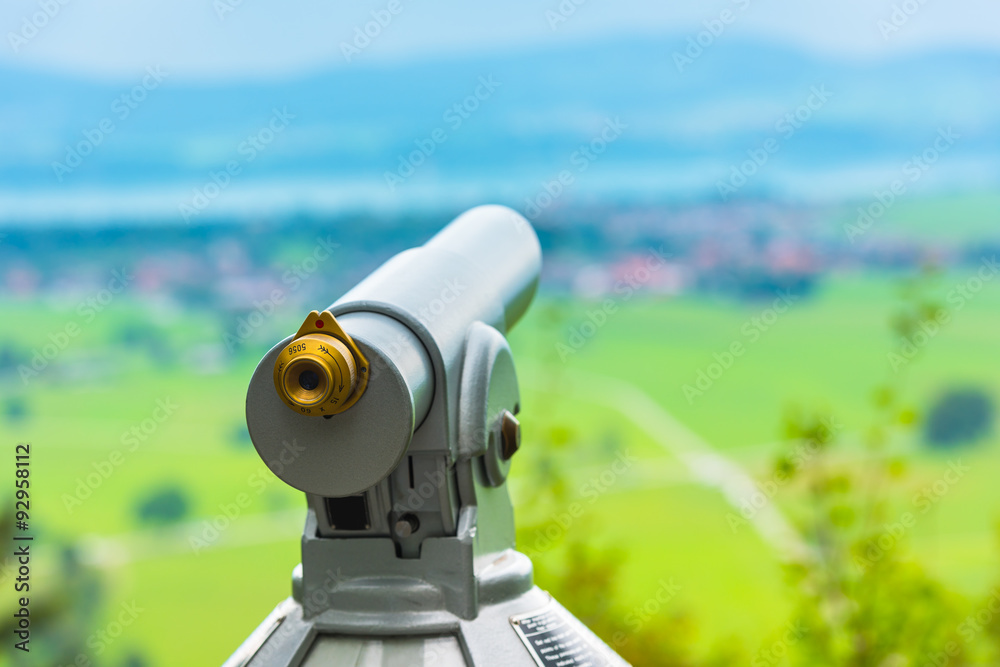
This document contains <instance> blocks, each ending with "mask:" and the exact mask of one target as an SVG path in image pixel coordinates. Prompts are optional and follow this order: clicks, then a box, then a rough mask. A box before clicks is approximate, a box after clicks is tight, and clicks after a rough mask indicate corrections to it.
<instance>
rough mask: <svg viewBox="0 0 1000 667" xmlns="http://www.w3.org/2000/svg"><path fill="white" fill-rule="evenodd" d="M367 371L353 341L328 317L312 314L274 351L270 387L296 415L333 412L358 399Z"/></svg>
mask: <svg viewBox="0 0 1000 667" xmlns="http://www.w3.org/2000/svg"><path fill="white" fill-rule="evenodd" d="M318 329H319V330H322V333H320V332H319V331H317V330H318ZM367 371H368V369H367V362H366V361H365V360H364V358H363V357H362V356H361V352H360V350H358V349H357V345H355V344H354V341H353V340H351V339H350V337H349V336H347V334H346V333H344V332H343V329H341V328H340V325H338V324H337V322H336V320H335V319H333V316H332V315H330V313H329V312H324V313H322V314H320V313H315V312H314V313H312V314H310V316H309V317H308V318H306V322H305V323H304V324H303V325H302V328H301V329H299V333H298V334H297V335H296V337H295V338H294V339H293V340H292V342H291V343H289V344H288V345H287V346H285V349H284V350H282V351H281V353H280V354H279V355H278V359H277V361H276V362H275V365H274V388H275V390H276V391H277V392H278V395H279V396H280V397H281V400H282V401H284V403H285V405H287V406H288V407H290V408H291V409H293V410H295V411H296V412H298V413H300V414H304V415H312V416H329V415H335V414H337V413H338V412H343V411H344V410H346V409H347V408H349V407H350V406H351V405H353V404H354V402H356V401H357V399H358V398H360V397H361V393H363V392H364V388H365V386H366V384H367V382H366V381H367ZM359 376H360V378H359Z"/></svg>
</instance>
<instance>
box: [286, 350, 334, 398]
mask: <svg viewBox="0 0 1000 667" xmlns="http://www.w3.org/2000/svg"><path fill="white" fill-rule="evenodd" d="M334 372H335V371H334V367H332V366H330V365H329V364H326V363H324V360H323V359H316V358H314V357H312V358H311V357H310V356H304V357H300V358H299V359H296V360H295V361H293V362H292V363H290V364H289V365H288V368H286V369H285V372H284V373H282V382H283V384H284V389H285V394H286V395H287V396H288V398H289V399H290V400H291V401H292V403H294V404H295V405H296V406H299V407H309V406H312V405H316V404H318V403H322V402H323V401H325V400H326V399H327V398H329V396H330V392H331V391H332V389H333V384H334Z"/></svg>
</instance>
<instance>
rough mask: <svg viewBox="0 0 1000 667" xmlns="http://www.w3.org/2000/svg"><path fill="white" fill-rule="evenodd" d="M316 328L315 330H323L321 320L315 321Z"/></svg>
mask: <svg viewBox="0 0 1000 667" xmlns="http://www.w3.org/2000/svg"><path fill="white" fill-rule="evenodd" d="M316 328H317V329H322V328H323V320H316Z"/></svg>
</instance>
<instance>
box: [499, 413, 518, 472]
mask: <svg viewBox="0 0 1000 667" xmlns="http://www.w3.org/2000/svg"><path fill="white" fill-rule="evenodd" d="M500 440H501V446H500V456H501V457H502V458H503V460H504V461H509V460H510V458H511V457H512V456H514V453H515V452H517V450H518V449H520V448H521V422H519V421H518V420H517V417H515V416H514V415H513V414H511V412H510V411H509V410H504V411H503V415H502V416H501V417H500Z"/></svg>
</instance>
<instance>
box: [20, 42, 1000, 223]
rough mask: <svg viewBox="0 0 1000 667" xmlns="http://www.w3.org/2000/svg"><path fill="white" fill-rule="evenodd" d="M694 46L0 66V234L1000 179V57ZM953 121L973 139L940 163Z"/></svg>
mask: <svg viewBox="0 0 1000 667" xmlns="http://www.w3.org/2000/svg"><path fill="white" fill-rule="evenodd" d="M703 41H704V42H707V41H708V40H705V39H703ZM691 44H692V42H690V41H688V36H686V35H684V36H677V37H672V38H664V37H651V36H645V37H631V38H627V39H626V38H622V39H619V40H613V41H602V42H598V43H593V44H589V45H582V44H576V45H572V44H570V45H566V44H562V45H559V46H553V47H552V48H551V49H548V50H545V49H538V50H531V51H523V50H522V51H516V52H510V53H495V54H491V55H481V56H477V57H470V58H466V59H463V60H421V61H418V62H410V63H404V64H397V65H392V66H389V65H368V64H364V63H363V62H361V61H360V60H359V61H356V62H354V63H352V64H351V65H349V66H345V67H342V68H338V69H333V70H329V71H322V72H315V73H312V74H309V75H303V76H301V77H299V78H297V79H293V80H279V81H232V82H227V83H219V84H205V83H191V82H187V81H183V80H179V79H178V80H174V79H173V78H172V77H171V76H170V74H169V72H165V73H164V72H162V71H161V72H159V73H158V72H157V69H156V68H155V67H151V68H150V70H149V72H147V73H142V74H140V75H137V76H136V78H135V79H134V80H132V81H121V82H113V83H112V82H100V81H87V80H79V79H73V78H68V77H66V76H63V75H58V74H53V73H49V72H41V71H25V70H12V69H0V146H2V151H0V219H2V220H4V221H6V222H8V223H11V222H16V221H18V220H53V219H64V218H78V219H93V218H105V217H108V216H129V217H164V216H166V217H177V218H178V219H183V218H184V217H185V207H188V215H187V217H189V218H191V219H194V218H198V219H204V218H206V217H209V216H219V215H229V214H235V215H244V214H255V213H260V212H267V211H276V210H284V209H292V210H313V209H315V210H336V209H343V208H374V209H405V208H410V207H426V206H435V205H453V204H456V203H459V204H460V203H465V202H469V203H472V202H475V201H484V200H493V201H505V202H509V203H511V204H514V205H515V206H517V207H518V208H521V209H522V210H523V209H525V208H530V206H531V205H532V204H535V205H537V206H539V207H540V208H541V209H544V208H546V207H548V206H562V205H565V204H570V203H573V204H581V203H583V204H586V203H588V202H591V201H598V200H599V201H609V200H610V201H619V200H628V201H637V200H638V201H650V202H660V201H668V202H669V201H678V200H684V201H687V200H705V199H716V200H718V201H722V200H723V198H724V197H725V198H739V197H779V198H784V199H793V200H805V201H829V200H838V199H842V198H860V199H864V198H870V197H871V196H872V192H873V191H874V190H877V189H885V188H887V187H889V186H890V184H891V182H892V181H893V180H894V179H897V178H906V177H905V176H904V174H905V173H906V167H907V166H912V165H908V164H907V163H908V161H910V159H911V157H912V156H915V155H920V154H921V153H923V152H924V151H925V150H928V151H929V152H928V158H930V157H934V156H935V152H934V151H937V154H936V155H937V158H936V159H935V161H934V162H933V164H928V167H929V168H927V169H926V170H924V169H923V168H921V176H920V177H919V178H916V179H913V180H912V181H908V184H909V186H910V189H913V190H917V189H921V190H928V191H931V190H935V189H938V190H956V189H968V190H977V189H989V188H994V189H995V188H996V187H997V185H998V184H1000V94H998V93H1000V54H997V53H985V52H964V53H956V52H946V53H920V54H914V55H911V56H908V57H905V58H897V59H892V60H883V61H876V62H868V61H856V62H847V61H834V60H824V59H820V58H818V57H815V56H812V55H808V54H806V53H804V52H801V51H796V50H792V49H789V48H785V47H777V46H773V45H768V44H762V43H756V42H746V41H741V40H739V39H737V38H736V37H735V36H733V35H729V34H723V35H721V36H719V37H718V38H715V40H714V41H713V42H712V43H711V44H710V45H709V46H707V47H692V46H691ZM261 48H267V45H266V44H262V45H261ZM698 48H701V52H700V53H699V52H698ZM678 56H680V58H679V57H678ZM692 56H695V57H692ZM456 105H458V107H456ZM463 105H464V106H463ZM803 105H805V106H803ZM810 105H811V107H810ZM796 113H798V119H796V118H795V116H794V114H796ZM787 114H793V115H792V116H791V117H789V116H787ZM609 123H610V124H609ZM609 128H610V129H609ZM615 128H617V129H615ZM948 128H951V132H952V136H954V135H957V138H955V139H954V140H953V141H952V143H951V144H949V145H948V146H947V148H945V149H943V150H942V144H941V142H938V147H937V149H934V144H935V141H936V140H937V138H938V136H939V131H947V129H948ZM602 135H603V139H602V138H601V137H602ZM592 141H593V142H594V145H593V147H592V148H593V152H590V153H587V152H585V151H581V150H580V147H581V146H586V145H589V144H590V143H591V142H592ZM602 142H604V143H606V145H604V146H602ZM598 151H600V153H598ZM84 153H86V155H84ZM747 160H752V161H753V162H755V164H754V163H749V162H747V163H746V164H743V163H745V162H746V161H747ZM741 165H742V166H741ZM734 168H735V169H736V171H734ZM740 171H742V176H743V179H742V180H741V178H740V174H739V173H738V172H740ZM60 179H61V180H60ZM720 183H724V184H727V185H728V186H729V187H730V188H731V190H727V189H726V188H724V187H720ZM191 211H193V212H191Z"/></svg>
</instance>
